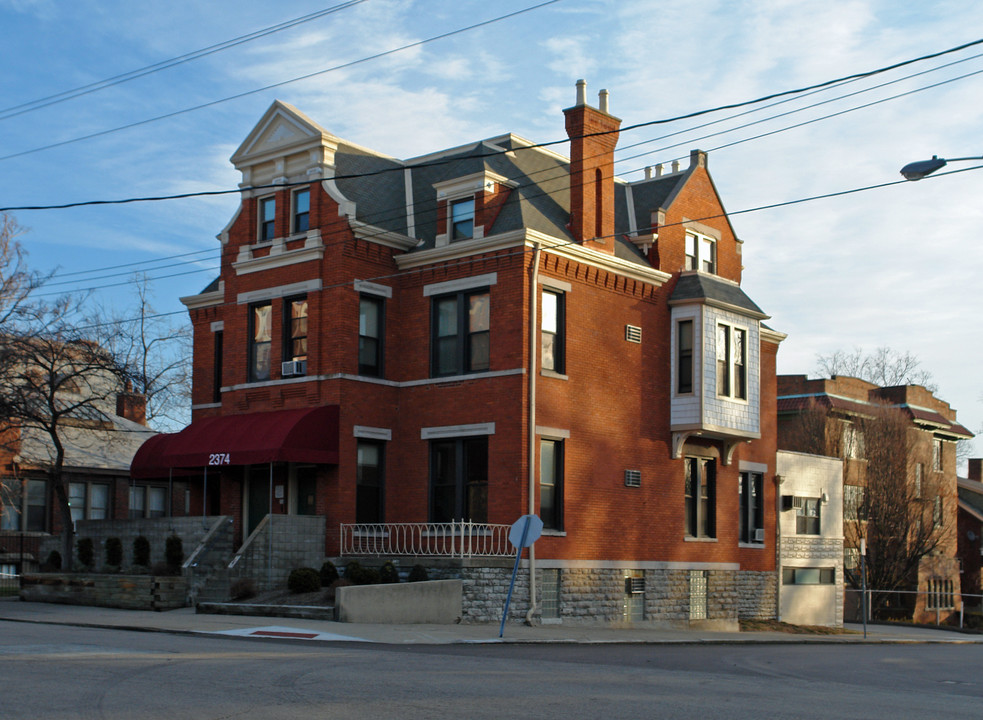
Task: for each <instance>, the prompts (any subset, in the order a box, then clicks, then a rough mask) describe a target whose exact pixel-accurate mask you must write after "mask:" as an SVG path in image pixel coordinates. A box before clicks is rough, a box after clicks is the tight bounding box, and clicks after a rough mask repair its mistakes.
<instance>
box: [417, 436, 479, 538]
mask: <svg viewBox="0 0 983 720" xmlns="http://www.w3.org/2000/svg"><path fill="white" fill-rule="evenodd" d="M452 520H470V521H472V522H480V523H484V522H488V438H487V437H484V436H482V437H464V438H451V439H447V440H434V441H432V442H431V443H430V521H431V522H435V523H446V522H451V521H452Z"/></svg>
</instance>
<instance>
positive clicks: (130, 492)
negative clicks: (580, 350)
mask: <svg viewBox="0 0 983 720" xmlns="http://www.w3.org/2000/svg"><path fill="white" fill-rule="evenodd" d="M115 397H116V407H115V410H116V412H115V413H114V412H113V408H111V407H110V406H109V405H106V404H105V403H97V404H93V405H91V406H87V407H84V408H83V410H82V411H80V412H79V413H77V414H76V415H74V416H70V417H66V418H63V419H62V420H61V429H60V430H59V439H60V441H61V443H62V444H63V445H64V450H65V460H64V470H63V472H64V474H65V477H66V481H67V483H68V493H69V500H70V502H71V506H72V507H71V510H72V519H73V521H78V520H100V519H125V518H128V517H130V518H133V517H163V516H164V515H166V514H170V513H171V510H172V507H174V506H175V505H177V509H178V512H179V513H180V514H183V511H184V486H183V485H182V486H180V487H178V488H175V487H174V485H173V484H169V483H168V481H167V480H166V479H158V480H147V481H140V482H136V483H135V482H133V481H132V480H131V479H130V472H129V470H130V462H131V461H132V459H133V456H134V454H135V453H136V451H137V448H139V447H140V446H141V445H142V444H143V443H144V442H145V441H146V440H147V439H149V438H151V437H153V436H154V435H155V434H156V433H155V432H154V431H153V430H151V429H150V428H148V427H147V426H146V418H145V407H146V405H145V400H144V397H143V395H140V394H138V393H133V392H129V391H124V392H122V393H118V394H115ZM54 453H55V450H54V447H53V443H52V441H51V438H50V436H49V435H48V434H47V433H46V432H44V431H42V430H40V429H39V428H17V427H14V428H11V429H9V430H8V431H7V432H6V433H5V435H4V438H3V442H2V443H0V485H2V486H3V488H4V491H3V496H2V498H0V564H4V565H11V566H14V569H16V570H17V571H20V570H22V569H26V570H32V569H35V566H36V564H38V563H40V562H43V561H44V559H45V553H43V552H42V551H41V548H42V546H44V547H45V548H46V549H53V548H59V549H60V545H59V544H58V543H57V542H52V541H51V537H52V536H57V535H59V534H60V533H61V530H62V518H61V513H60V512H59V510H58V501H57V499H56V497H55V492H54V488H53V485H52V480H51V477H50V468H51V466H52V464H53V462H54ZM171 493H173V494H174V497H172V496H171ZM22 558H23V565H24V567H21V565H22Z"/></svg>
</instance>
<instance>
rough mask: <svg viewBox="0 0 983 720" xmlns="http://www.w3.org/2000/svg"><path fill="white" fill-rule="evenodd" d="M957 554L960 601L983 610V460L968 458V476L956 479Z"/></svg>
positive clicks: (967, 605) (968, 606)
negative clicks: (960, 588)
mask: <svg viewBox="0 0 983 720" xmlns="http://www.w3.org/2000/svg"><path fill="white" fill-rule="evenodd" d="M958 483H959V485H958V493H959V524H958V528H959V542H958V549H957V552H958V554H959V564H960V568H959V569H960V572H961V573H962V593H963V601H964V602H965V603H966V607H967V608H970V607H972V608H974V609H976V610H977V611H980V610H983V598H981V595H983V586H981V582H980V580H981V568H983V562H981V561H983V558H981V555H983V458H971V459H970V461H969V473H968V477H964V478H959V480H958Z"/></svg>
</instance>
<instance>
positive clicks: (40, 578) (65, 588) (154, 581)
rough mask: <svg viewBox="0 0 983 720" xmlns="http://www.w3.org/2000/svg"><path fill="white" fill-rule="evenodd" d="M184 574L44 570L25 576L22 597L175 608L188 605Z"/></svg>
mask: <svg viewBox="0 0 983 720" xmlns="http://www.w3.org/2000/svg"><path fill="white" fill-rule="evenodd" d="M187 595H188V583H187V581H186V580H185V579H184V578H183V577H161V576H154V575H89V574H81V573H79V574H76V573H70V574H61V573H43V574H37V575H23V576H21V590H20V597H21V600H26V601H29V602H49V603H62V604H65V605H97V606H99V607H112V608H123V609H125V610H173V609H174V608H179V607H184V606H185V605H186V604H187V601H186V599H187Z"/></svg>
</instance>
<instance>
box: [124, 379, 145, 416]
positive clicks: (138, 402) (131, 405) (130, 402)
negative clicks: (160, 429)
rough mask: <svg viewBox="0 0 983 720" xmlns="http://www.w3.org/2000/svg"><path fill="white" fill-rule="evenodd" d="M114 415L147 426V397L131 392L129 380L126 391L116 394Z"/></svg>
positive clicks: (131, 386)
mask: <svg viewBox="0 0 983 720" xmlns="http://www.w3.org/2000/svg"><path fill="white" fill-rule="evenodd" d="M116 414H117V415H119V416H120V417H123V418H126V419H127V420H132V421H133V422H135V423H140V424H141V425H146V424H147V396H146V395H144V394H143V393H135V392H133V385H132V384H131V383H130V381H129V380H127V381H126V389H125V390H124V391H123V392H121V393H117V394H116Z"/></svg>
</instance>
